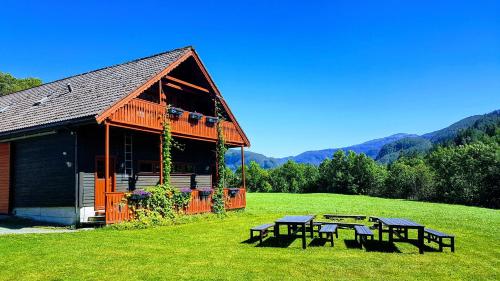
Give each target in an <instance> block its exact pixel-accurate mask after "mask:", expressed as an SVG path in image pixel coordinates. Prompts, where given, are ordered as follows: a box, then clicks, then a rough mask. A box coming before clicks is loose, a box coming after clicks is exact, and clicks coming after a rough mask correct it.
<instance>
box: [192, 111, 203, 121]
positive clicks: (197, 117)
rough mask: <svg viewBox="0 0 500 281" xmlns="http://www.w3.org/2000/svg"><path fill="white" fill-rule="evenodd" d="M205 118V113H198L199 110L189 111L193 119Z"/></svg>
mask: <svg viewBox="0 0 500 281" xmlns="http://www.w3.org/2000/svg"><path fill="white" fill-rule="evenodd" d="M201 118H203V114H201V113H198V112H189V119H191V120H196V121H198V120H201Z"/></svg>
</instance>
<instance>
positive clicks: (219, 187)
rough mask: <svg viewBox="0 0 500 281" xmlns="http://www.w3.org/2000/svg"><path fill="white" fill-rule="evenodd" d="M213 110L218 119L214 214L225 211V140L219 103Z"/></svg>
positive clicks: (213, 198) (213, 197) (213, 199)
mask: <svg viewBox="0 0 500 281" xmlns="http://www.w3.org/2000/svg"><path fill="white" fill-rule="evenodd" d="M215 110H216V113H217V115H219V116H218V117H219V119H218V121H217V144H216V165H217V175H216V186H215V190H214V194H213V196H212V201H213V205H212V208H213V211H214V213H216V214H223V213H225V211H226V210H225V208H224V187H225V182H224V181H225V178H226V175H225V173H226V161H225V155H226V151H227V148H226V141H225V139H224V130H223V128H222V122H221V120H222V116H221V114H220V111H219V103H218V102H216V104H215Z"/></svg>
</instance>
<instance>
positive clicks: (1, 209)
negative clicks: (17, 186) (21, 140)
mask: <svg viewBox="0 0 500 281" xmlns="http://www.w3.org/2000/svg"><path fill="white" fill-rule="evenodd" d="M9 192H10V143H0V214H8V213H9Z"/></svg>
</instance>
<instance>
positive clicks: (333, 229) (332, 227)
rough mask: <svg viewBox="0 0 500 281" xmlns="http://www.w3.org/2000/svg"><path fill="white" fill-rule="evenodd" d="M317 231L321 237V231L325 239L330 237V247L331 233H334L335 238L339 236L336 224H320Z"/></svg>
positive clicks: (331, 241)
mask: <svg viewBox="0 0 500 281" xmlns="http://www.w3.org/2000/svg"><path fill="white" fill-rule="evenodd" d="M318 233H319V237H320V238H323V233H324V234H325V235H326V239H330V243H331V244H332V247H333V234H335V237H337V238H338V237H339V234H338V232H337V225H336V224H324V225H322V226H321V228H320V229H319V231H318Z"/></svg>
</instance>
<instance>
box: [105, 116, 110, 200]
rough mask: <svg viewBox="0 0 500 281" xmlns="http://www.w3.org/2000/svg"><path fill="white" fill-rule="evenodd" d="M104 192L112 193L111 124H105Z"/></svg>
mask: <svg viewBox="0 0 500 281" xmlns="http://www.w3.org/2000/svg"><path fill="white" fill-rule="evenodd" d="M104 128H105V130H104V191H105V192H111V190H110V188H109V187H110V182H109V124H108V122H105V123H104Z"/></svg>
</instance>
